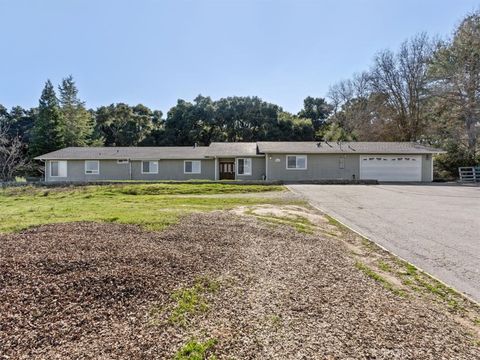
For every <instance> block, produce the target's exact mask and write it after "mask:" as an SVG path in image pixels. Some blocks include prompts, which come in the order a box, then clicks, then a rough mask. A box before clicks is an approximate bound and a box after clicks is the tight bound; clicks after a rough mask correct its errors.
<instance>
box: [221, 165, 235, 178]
mask: <svg viewBox="0 0 480 360" xmlns="http://www.w3.org/2000/svg"><path fill="white" fill-rule="evenodd" d="M219 165H220V180H235V162H234V161H221V162H220V164H219Z"/></svg>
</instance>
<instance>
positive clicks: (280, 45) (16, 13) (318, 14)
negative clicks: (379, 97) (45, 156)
mask: <svg viewBox="0 0 480 360" xmlns="http://www.w3.org/2000/svg"><path fill="white" fill-rule="evenodd" d="M478 5H479V3H478V1H470V0H436V1H435V0H318V1H313V0H311V1H307V0H296V1H295V0H290V1H286V0H235V1H234V0H223V1H220V0H203V1H202V0H196V1H194V0H190V1H187V0H172V1H160V0H131V1H123V0H41V1H40V0H0V18H1V21H0V46H1V52H0V104H2V105H4V106H7V107H11V106H13V105H21V106H24V107H31V106H37V104H38V98H39V96H40V93H41V90H42V88H43V85H44V83H45V81H46V79H51V80H52V82H53V83H55V84H57V83H58V82H59V81H60V80H61V79H62V77H65V76H67V75H69V74H72V75H73V77H74V78H75V80H76V82H77V85H78V87H79V90H80V96H81V98H82V99H83V100H84V101H86V102H87V106H89V107H92V108H95V107H97V106H101V105H108V104H110V103H114V102H126V103H129V104H132V105H134V104H137V103H143V104H145V105H147V106H149V107H151V108H154V109H160V110H162V111H163V112H164V113H166V112H167V111H168V109H169V108H170V107H171V106H173V105H174V104H175V103H176V101H177V99H178V98H182V99H186V100H193V98H194V97H195V96H196V95H198V94H202V95H209V96H211V97H212V98H214V99H218V98H220V97H225V96H231V95H257V96H260V97H261V98H263V99H264V100H266V101H270V102H273V103H276V104H278V105H281V106H282V107H283V108H284V109H286V110H288V111H292V112H295V113H296V112H298V111H299V110H300V108H301V106H302V102H303V99H304V98H305V97H306V96H309V95H310V96H320V97H324V96H325V95H326V93H327V91H328V88H329V86H330V85H332V84H333V83H335V82H337V81H338V80H341V79H346V78H349V77H350V76H351V74H352V73H354V72H359V71H362V70H364V69H367V68H368V67H369V66H370V64H371V61H372V58H373V56H374V55H375V53H376V52H377V51H379V50H381V49H384V48H391V49H396V48H397V47H398V46H399V44H400V43H401V42H402V41H403V40H405V39H406V38H408V37H411V36H413V35H414V34H416V33H418V32H422V31H426V32H428V33H429V34H432V35H440V36H442V37H447V36H449V35H450V34H451V33H452V31H453V29H454V27H455V26H456V25H458V23H459V21H460V20H461V19H462V17H463V16H464V15H465V14H466V13H467V12H469V11H472V10H475V9H478V8H479V6H478Z"/></svg>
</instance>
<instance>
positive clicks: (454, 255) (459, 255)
mask: <svg viewBox="0 0 480 360" xmlns="http://www.w3.org/2000/svg"><path fill="white" fill-rule="evenodd" d="M289 188H290V189H291V190H292V191H294V192H296V193H299V194H301V195H303V196H304V197H305V198H307V199H308V200H309V201H310V203H311V204H312V205H314V206H316V207H318V208H319V209H321V210H323V211H324V212H326V213H327V214H330V215H332V216H333V217H335V218H337V219H338V220H340V221H342V222H343V223H345V224H347V225H348V226H350V227H351V228H352V229H354V230H356V231H358V232H360V233H361V234H363V235H365V236H367V237H368V238H370V239H371V240H373V241H375V242H376V243H378V244H380V245H382V246H383V247H385V248H387V249H388V250H390V251H392V252H393V253H395V254H397V255H399V256H401V257H402V258H404V259H406V260H408V261H410V262H411V263H413V264H415V265H416V266H418V267H420V268H422V269H424V270H425V271H427V272H428V273H430V274H432V275H434V276H436V277H437V278H439V279H440V280H442V281H444V282H445V283H447V284H449V285H451V286H453V287H454V288H456V289H457V290H459V291H462V292H464V293H465V294H466V295H468V296H470V297H472V298H473V299H475V300H477V301H480V187H475V186H451V185H450V186H449V185H436V184H435V185H434V184H432V185H290V186H289Z"/></svg>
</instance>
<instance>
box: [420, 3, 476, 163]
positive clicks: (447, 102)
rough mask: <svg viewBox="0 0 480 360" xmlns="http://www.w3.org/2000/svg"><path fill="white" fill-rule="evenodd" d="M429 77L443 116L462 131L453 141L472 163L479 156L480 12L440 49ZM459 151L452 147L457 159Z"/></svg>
mask: <svg viewBox="0 0 480 360" xmlns="http://www.w3.org/2000/svg"><path fill="white" fill-rule="evenodd" d="M429 74H430V77H431V80H432V92H433V94H434V96H435V97H436V99H437V100H438V101H439V102H440V103H441V104H442V105H441V106H442V107H443V109H444V111H443V116H446V117H447V118H448V123H449V125H450V126H451V127H461V128H463V131H462V132H460V133H458V134H457V136H456V137H455V138H452V140H453V142H455V143H459V144H465V151H464V157H465V158H466V160H467V161H466V162H467V163H468V162H469V163H470V164H472V163H474V162H475V161H476V160H477V156H478V136H479V130H478V129H479V127H480V116H479V115H480V12H475V13H473V14H471V15H469V16H467V17H466V18H465V19H464V20H463V21H462V22H461V24H460V26H459V27H458V28H457V30H456V31H455V33H454V35H453V39H452V41H450V42H446V43H444V44H441V45H440V46H439V48H438V50H437V51H436V52H435V55H434V57H433V61H432V64H431V66H430V68H429ZM461 147H462V145H460V148H461ZM459 151H461V150H460V149H459V147H458V146H455V152H454V153H455V156H456V157H458V152H459ZM461 162H463V163H464V162H465V161H464V160H462V161H461Z"/></svg>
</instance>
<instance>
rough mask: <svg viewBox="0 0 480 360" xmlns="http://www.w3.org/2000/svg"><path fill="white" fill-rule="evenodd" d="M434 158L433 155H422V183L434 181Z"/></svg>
mask: <svg viewBox="0 0 480 360" xmlns="http://www.w3.org/2000/svg"><path fill="white" fill-rule="evenodd" d="M432 165H433V156H432V155H431V154H428V155H422V182H432V181H433V171H432V170H433V168H432Z"/></svg>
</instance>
